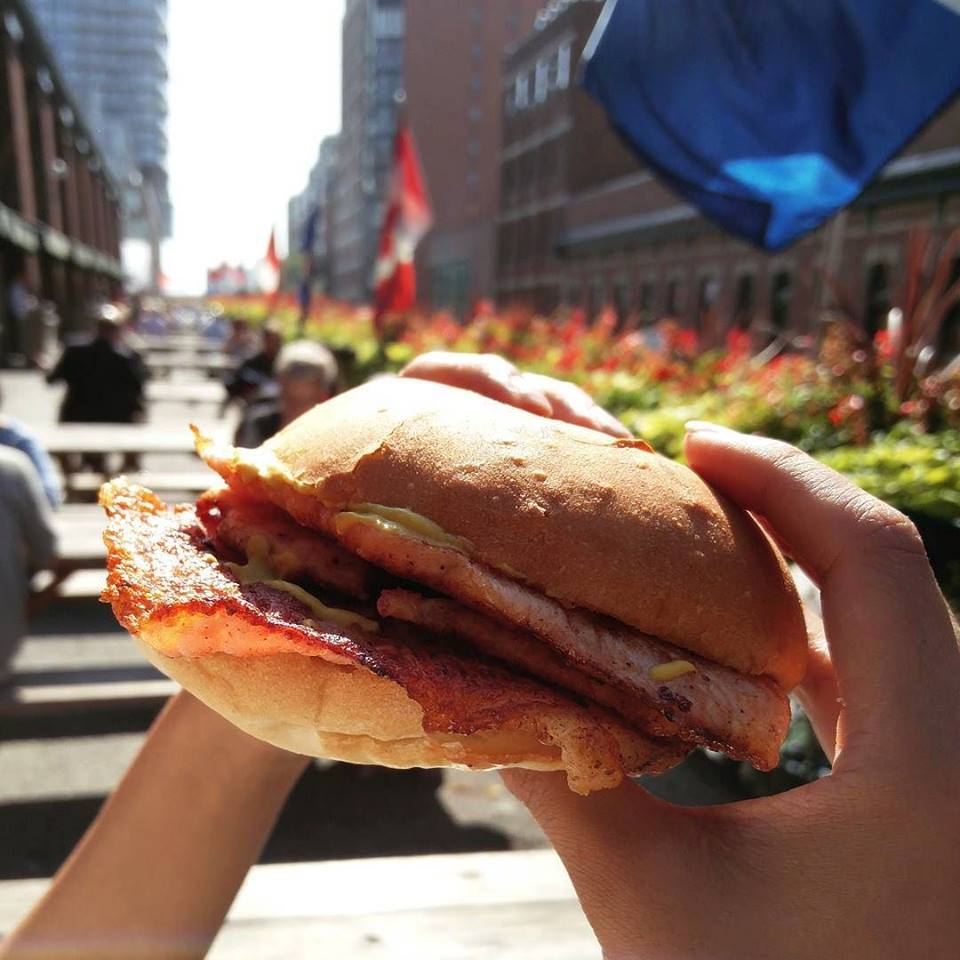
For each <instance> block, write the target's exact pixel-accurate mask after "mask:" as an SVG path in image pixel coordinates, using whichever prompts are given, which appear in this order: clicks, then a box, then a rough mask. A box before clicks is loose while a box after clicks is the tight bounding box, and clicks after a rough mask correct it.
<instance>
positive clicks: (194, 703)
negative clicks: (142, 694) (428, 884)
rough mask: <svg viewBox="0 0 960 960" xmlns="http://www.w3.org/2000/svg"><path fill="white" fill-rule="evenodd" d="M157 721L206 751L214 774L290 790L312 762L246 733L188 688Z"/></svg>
mask: <svg viewBox="0 0 960 960" xmlns="http://www.w3.org/2000/svg"><path fill="white" fill-rule="evenodd" d="M157 723H158V725H161V724H162V725H163V726H164V727H169V728H171V729H172V732H173V735H174V736H176V737H178V739H179V737H180V736H182V737H183V738H184V740H183V742H189V743H191V744H193V748H194V750H200V751H203V752H204V753H205V754H206V755H207V756H208V757H209V759H210V763H211V770H210V773H211V774H213V773H216V772H219V773H220V774H221V775H224V776H231V775H239V776H241V777H242V778H243V780H244V782H246V783H247V784H250V783H256V782H258V781H259V782H263V783H266V784H270V785H274V786H278V787H285V788H286V789H290V788H291V787H292V786H293V784H294V783H296V781H297V779H298V778H299V777H300V775H301V774H302V773H303V771H304V770H305V769H306V767H307V765H308V764H309V762H310V758H309V757H304V756H301V755H299V754H295V753H290V752H289V751H286V750H281V749H280V748H279V747H275V746H273V745H272V744H269V743H266V742H265V741H263V740H258V739H257V738H256V737H253V736H251V735H250V734H248V733H244V731H242V730H241V729H239V728H238V727H236V726H234V725H233V724H232V723H230V721H229V720H226V719H224V718H223V717H221V716H220V715H219V714H218V713H216V712H214V711H213V710H211V709H210V708H209V707H208V706H206V705H205V704H204V703H202V702H201V701H200V700H198V699H197V698H196V697H194V696H192V695H191V694H189V693H187V692H186V691H181V692H180V693H179V694H177V695H176V696H175V697H174V698H173V699H172V700H171V701H170V703H169V704H168V705H167V707H166V708H165V710H164V712H163V714H162V715H161V718H160V719H159V720H158V721H157Z"/></svg>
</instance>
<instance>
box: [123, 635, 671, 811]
mask: <svg viewBox="0 0 960 960" xmlns="http://www.w3.org/2000/svg"><path fill="white" fill-rule="evenodd" d="M140 646H141V649H142V650H143V653H144V655H145V656H146V657H147V659H148V660H150V662H151V663H153V664H154V665H155V666H156V667H157V668H158V669H159V670H161V671H163V672H164V673H165V674H167V676H169V677H171V678H172V679H174V680H176V681H177V682H178V683H179V684H180V685H181V686H182V687H184V689H186V690H189V691H190V692H191V693H192V694H193V695H194V696H195V697H197V698H198V699H200V700H202V701H203V702H204V703H205V704H207V706H209V707H211V708H212V709H213V710H215V711H216V712H217V713H219V714H220V715H221V716H223V717H225V718H226V719H227V720H229V721H230V722H231V723H233V724H234V725H235V726H237V727H239V728H240V729H241V730H243V731H244V732H246V733H249V734H250V735H251V736H254V737H257V738H258V739H260V740H265V741H266V742H267V743H272V744H273V745H274V746H277V747H280V748H281V749H284V750H289V751H291V752H293V753H299V754H303V755H304V756H313V757H327V758H329V759H332V760H342V761H345V762H347V763H360V764H377V765H379V766H383V767H395V768H399V769H407V768H410V767H459V768H463V769H470V770H490V769H502V768H505V767H523V768H525V769H528V770H563V771H565V772H566V774H567V780H568V783H569V784H570V787H571V789H573V790H575V791H576V792H578V793H584V794H585V793H589V792H591V791H593V790H600V789H604V788H606V787H611V786H615V785H616V784H617V783H619V782H620V781H621V780H622V778H623V777H624V776H625V775H628V774H630V773H639V772H641V771H642V772H659V771H662V770H665V769H667V768H669V767H670V766H672V765H673V764H674V763H676V762H678V760H679V759H680V757H679V756H677V755H676V753H675V752H665V751H663V750H662V748H658V746H656V745H655V744H654V743H653V742H652V741H645V740H644V739H643V738H641V737H637V736H635V735H633V734H631V733H630V732H629V731H627V730H626V728H621V729H620V730H619V731H618V732H619V734H620V737H619V738H618V737H616V736H614V737H612V738H611V742H610V743H609V744H606V745H604V744H602V743H601V742H599V741H598V738H597V737H596V732H595V731H593V732H591V731H589V730H584V729H581V724H579V723H578V719H577V718H576V717H575V716H571V715H569V714H565V713H564V712H563V711H556V712H551V711H549V710H545V711H543V712H542V714H541V715H539V716H537V715H535V714H533V713H531V714H529V715H527V716H524V717H521V718H518V720H519V722H518V723H516V725H515V726H513V725H511V726H509V727H498V726H497V725H496V724H493V725H491V726H490V728H489V729H483V730H478V731H477V732H475V733H472V734H468V735H463V734H448V733H442V734H441V733H429V732H427V731H425V730H424V729H423V722H422V720H423V714H422V711H421V709H420V708H419V706H418V705H417V704H416V703H415V702H414V701H413V700H411V699H410V698H409V697H408V696H407V694H406V693H405V692H404V690H403V688H402V687H400V686H399V685H397V684H396V683H393V682H391V681H389V680H386V679H384V678H381V677H377V676H375V675H373V674H371V673H368V672H367V671H365V670H361V669H356V668H352V667H344V666H339V665H337V664H333V663H330V662H328V661H326V660H322V659H319V658H309V657H303V656H300V655H299V654H292V653H291V654H275V655H272V656H266V657H253V658H250V657H234V656H231V655H229V654H211V655H209V656H205V657H199V658H193V659H188V658H185V657H166V656H163V655H162V654H160V653H158V652H157V650H156V649H155V648H154V646H153V645H152V644H151V636H150V630H147V631H146V632H145V634H144V636H143V638H141V640H140Z"/></svg>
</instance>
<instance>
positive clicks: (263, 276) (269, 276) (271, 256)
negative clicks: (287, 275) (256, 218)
mask: <svg viewBox="0 0 960 960" xmlns="http://www.w3.org/2000/svg"><path fill="white" fill-rule="evenodd" d="M257 283H258V284H259V286H260V290H261V291H262V292H263V293H266V294H269V295H270V296H276V294H277V291H278V290H279V289H280V257H278V256H277V238H276V231H275V230H274V229H272V228H271V230H270V242H269V243H268V244H267V255H266V256H265V257H264V258H263V259H262V260H261V261H260V263H259V264H258V265H257Z"/></svg>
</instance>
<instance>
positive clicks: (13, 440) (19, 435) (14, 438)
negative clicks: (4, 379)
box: [0, 391, 63, 509]
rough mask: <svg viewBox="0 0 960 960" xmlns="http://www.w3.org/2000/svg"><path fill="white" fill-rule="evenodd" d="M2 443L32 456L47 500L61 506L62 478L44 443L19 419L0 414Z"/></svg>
mask: <svg viewBox="0 0 960 960" xmlns="http://www.w3.org/2000/svg"><path fill="white" fill-rule="evenodd" d="M2 402H3V393H2V391H0V403H2ZM0 445H2V446H4V447H12V448H13V449H14V450H19V451H20V452H21V453H24V454H26V455H27V457H29V458H30V462H31V463H32V464H33V466H34V469H35V470H36V471H37V476H38V477H39V479H40V483H41V485H42V486H43V492H44V494H46V497H47V502H48V503H49V504H50V506H51V507H53V508H54V509H56V508H57V507H59V506H60V504H61V503H62V502H63V490H62V488H61V486H60V478H59V477H58V476H57V471H56V470H55V469H54V466H53V461H51V459H50V455H49V454H48V453H47V451H46V450H44V449H43V445H42V444H41V443H40V441H39V440H38V439H37V438H36V437H35V436H34V434H33V433H32V432H31V431H30V430H29V429H28V428H27V427H26V426H24V424H22V423H20V421H19V420H14V419H13V418H12V417H6V416H4V415H3V414H0Z"/></svg>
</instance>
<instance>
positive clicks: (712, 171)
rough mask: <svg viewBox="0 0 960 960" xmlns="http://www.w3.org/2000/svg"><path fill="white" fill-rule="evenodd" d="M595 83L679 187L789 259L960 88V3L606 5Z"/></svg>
mask: <svg viewBox="0 0 960 960" xmlns="http://www.w3.org/2000/svg"><path fill="white" fill-rule="evenodd" d="M583 83H584V86H585V87H586V89H587V90H588V91H589V92H590V93H591V94H593V96H595V97H596V98H597V99H598V100H599V101H600V102H601V103H602V104H603V105H604V107H606V110H607V113H608V114H609V116H610V119H611V121H612V123H613V124H614V126H615V127H617V128H618V129H619V130H620V132H621V133H622V134H623V136H624V137H625V138H626V139H627V141H628V142H629V143H630V144H631V145H632V146H633V147H634V149H635V150H636V151H637V153H639V154H640V155H641V156H642V158H643V159H644V160H645V161H646V162H647V163H649V165H650V166H651V167H652V168H653V169H654V171H656V172H657V173H658V174H659V175H660V176H661V178H662V179H663V180H664V181H665V182H666V183H667V185H668V186H670V187H672V188H673V189H674V190H675V191H676V192H677V193H679V194H681V195H682V196H684V197H686V198H688V199H689V200H690V201H691V202H692V203H694V204H696V206H698V207H699V208H700V210H701V211H702V212H703V213H704V214H705V215H706V216H708V217H710V218H712V219H713V220H715V221H716V222H717V223H719V224H720V226H722V227H724V228H725V229H726V230H729V231H730V232H732V233H735V234H738V235H740V236H742V237H745V238H746V239H748V240H750V241H752V242H753V243H755V244H757V245H759V246H762V247H766V248H768V249H770V250H777V249H779V248H781V247H784V246H786V245H787V244H789V243H791V242H792V241H793V240H795V239H797V237H799V236H801V235H802V234H804V233H806V232H807V231H809V230H812V229H814V227H817V226H818V225H819V224H821V223H822V222H823V221H824V220H825V219H827V218H828V217H830V216H831V215H832V214H833V213H835V212H836V211H837V210H839V209H840V208H841V207H844V206H845V205H846V204H848V203H850V202H851V201H852V200H854V199H856V197H857V196H858V195H859V194H860V193H861V192H862V191H863V189H864V188H865V187H866V186H867V184H868V183H869V182H870V181H871V180H872V179H873V177H874V176H876V174H877V173H878V172H879V171H880V170H881V168H882V167H883V166H885V165H886V163H887V162H888V161H890V160H891V159H892V158H893V157H894V155H895V154H896V153H897V152H898V151H899V150H900V149H901V148H902V147H903V146H904V145H905V144H906V143H907V142H908V141H909V140H910V139H911V138H912V137H913V135H914V134H915V133H917V131H918V130H919V129H920V128H921V127H922V126H923V125H924V124H925V123H926V122H927V121H928V120H929V119H930V118H931V117H932V116H933V115H934V114H935V113H936V112H937V111H938V110H939V109H941V108H942V107H943V106H945V105H946V104H947V103H948V102H949V101H950V99H951V98H952V97H953V96H954V95H955V94H956V93H957V92H958V90H960V0H607V4H606V6H605V7H604V10H603V12H602V14H601V16H600V20H599V21H598V23H597V27H596V29H595V31H594V34H593V36H592V37H591V39H590V43H589V44H588V46H587V49H586V51H585V53H584V72H583Z"/></svg>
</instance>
